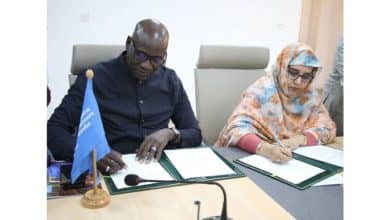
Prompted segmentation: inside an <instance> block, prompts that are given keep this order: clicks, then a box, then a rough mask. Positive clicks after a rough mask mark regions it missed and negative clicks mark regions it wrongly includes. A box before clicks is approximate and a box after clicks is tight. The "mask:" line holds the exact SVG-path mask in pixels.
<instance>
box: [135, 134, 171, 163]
mask: <svg viewBox="0 0 390 220" xmlns="http://www.w3.org/2000/svg"><path fill="white" fill-rule="evenodd" d="M174 137H175V133H174V132H173V131H172V130H171V129H169V128H164V129H161V130H158V131H156V132H154V133H152V134H150V135H148V136H146V137H145V139H144V141H143V142H142V144H141V146H140V147H139V149H138V151H137V156H136V158H137V160H138V161H139V162H140V163H143V162H144V161H145V162H146V163H150V161H151V160H152V159H155V160H156V161H158V160H160V157H161V154H162V151H163V150H164V148H165V147H166V146H167V144H168V142H169V141H170V140H172V139H173V138H174Z"/></svg>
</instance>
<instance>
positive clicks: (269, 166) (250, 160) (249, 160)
mask: <svg viewBox="0 0 390 220" xmlns="http://www.w3.org/2000/svg"><path fill="white" fill-rule="evenodd" d="M239 161H241V162H243V163H246V164H248V165H250V166H252V167H255V168H258V169H261V170H263V171H266V172H268V173H271V174H272V175H273V176H277V177H279V178H282V179H285V180H287V181H288V182H291V183H293V184H299V183H301V182H302V181H304V180H307V179H309V178H310V177H313V176H315V175H317V174H319V173H322V172H324V170H323V169H321V168H318V167H315V166H312V165H310V164H307V163H304V162H301V161H299V160H295V159H291V160H289V161H288V162H287V163H284V164H278V163H274V162H272V161H271V160H269V159H267V158H265V157H263V156H260V155H256V154H253V155H250V156H247V157H244V158H241V159H239Z"/></svg>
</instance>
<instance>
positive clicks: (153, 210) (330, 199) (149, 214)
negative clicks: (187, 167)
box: [47, 137, 343, 220]
mask: <svg viewBox="0 0 390 220" xmlns="http://www.w3.org/2000/svg"><path fill="white" fill-rule="evenodd" d="M331 146H333V147H335V148H338V149H342V148H343V138H342V137H338V138H336V142H335V143H332V144H331ZM214 149H216V151H217V152H219V153H220V154H221V155H222V156H224V157H225V158H226V159H228V160H229V161H233V160H235V159H238V158H241V157H244V156H247V155H249V154H248V153H246V152H244V151H242V150H240V149H238V148H235V147H227V148H214ZM235 165H236V166H237V167H238V168H239V169H240V170H241V171H242V172H244V173H245V175H247V177H240V178H233V179H228V180H221V181H217V182H218V183H220V184H222V185H223V186H224V187H225V190H226V193H227V210H228V216H229V217H231V218H233V219H235V220H237V219H276V220H279V219H295V218H296V219H303V220H304V219H322V220H324V219H325V220H326V219H343V186H342V185H331V186H316V187H310V188H308V189H306V190H299V189H296V188H293V187H291V186H289V185H286V184H284V183H281V182H279V181H277V180H274V179H272V178H269V177H267V176H265V175H263V174H261V173H258V172H254V171H252V170H250V169H248V168H245V167H243V166H240V165H238V164H235ZM102 185H103V188H104V189H106V190H107V188H106V186H105V184H104V182H103V184H102ZM80 201H81V196H71V197H65V198H60V199H50V200H47V219H56V220H60V219H83V220H88V219H94V220H99V219H102V220H103V219H104V220H106V219H110V220H115V219H197V210H198V209H197V208H198V206H197V205H195V201H199V202H200V219H202V218H205V217H209V216H215V215H220V213H221V208H222V202H223V196H222V192H221V191H220V189H219V188H217V187H216V186H213V185H200V184H197V185H180V186H175V187H167V188H161V189H153V190H146V191H140V192H133V193H124V194H119V195H112V196H111V202H110V204H109V205H108V206H106V207H104V208H100V209H87V208H84V207H82V206H81V203H80Z"/></svg>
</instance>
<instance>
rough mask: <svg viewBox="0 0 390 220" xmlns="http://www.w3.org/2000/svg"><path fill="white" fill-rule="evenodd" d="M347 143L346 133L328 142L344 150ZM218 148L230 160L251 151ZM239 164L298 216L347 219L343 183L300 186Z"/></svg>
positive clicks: (303, 219) (264, 188)
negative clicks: (283, 181)
mask: <svg viewBox="0 0 390 220" xmlns="http://www.w3.org/2000/svg"><path fill="white" fill-rule="evenodd" d="M343 143H344V139H343V137H336V140H335V141H334V142H333V143H331V144H329V145H328V146H330V147H334V148H336V149H341V150H342V149H343ZM215 150H217V152H218V153H220V154H221V155H222V156H224V157H225V158H226V159H228V160H229V161H233V160H235V159H238V158H241V157H245V156H248V155H249V153H246V152H244V151H242V150H241V149H238V148H236V147H227V148H215ZM235 165H236V166H237V167H238V168H239V169H240V170H241V171H242V172H243V173H245V175H246V176H247V177H249V178H250V179H251V180H252V181H254V182H255V183H256V185H257V186H259V188H261V189H262V190H264V192H266V193H267V194H268V195H269V196H271V197H272V198H273V199H274V200H275V201H276V202H277V203H279V204H280V205H281V206H282V207H283V208H284V209H286V210H287V211H288V212H289V213H290V214H291V215H293V216H294V217H295V218H296V219H300V220H301V219H302V220H305V219H308V220H313V219H321V220H327V219H331V220H335V219H343V185H328V186H312V187H310V188H308V189H305V190H299V189H296V188H294V187H291V186H289V185H287V184H284V183H282V182H280V181H277V180H275V179H273V178H270V177H268V176H265V175H263V174H261V173H258V172H255V171H253V170H251V169H248V168H246V167H244V166H240V165H239V164H235ZM259 219H260V218H259Z"/></svg>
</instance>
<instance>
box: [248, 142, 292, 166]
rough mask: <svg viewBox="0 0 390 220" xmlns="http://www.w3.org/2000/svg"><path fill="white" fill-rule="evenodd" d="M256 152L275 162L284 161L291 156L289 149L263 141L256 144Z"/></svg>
mask: <svg viewBox="0 0 390 220" xmlns="http://www.w3.org/2000/svg"><path fill="white" fill-rule="evenodd" d="M256 154H260V155H263V156H265V157H267V158H269V159H270V160H272V161H273V162H276V163H286V162H287V161H289V160H291V158H292V154H291V150H290V149H287V148H283V147H280V146H279V145H276V144H269V143H267V142H265V141H263V142H261V143H260V144H259V145H258V146H257V149H256Z"/></svg>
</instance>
